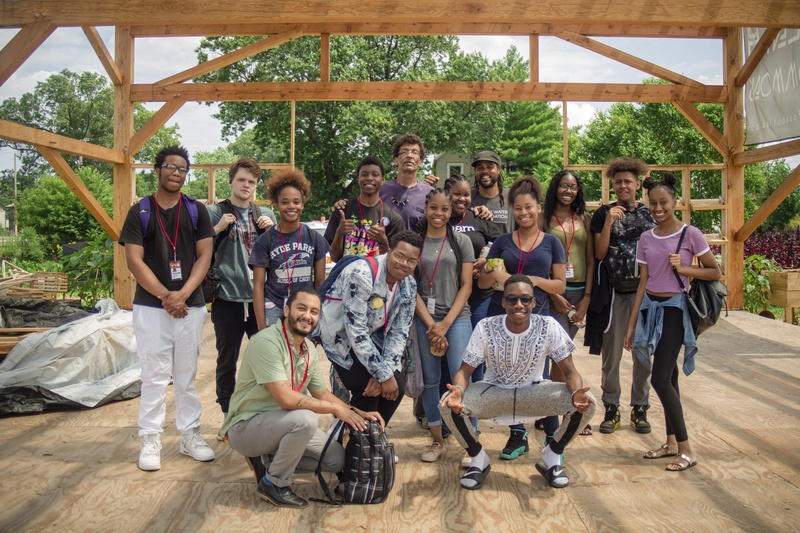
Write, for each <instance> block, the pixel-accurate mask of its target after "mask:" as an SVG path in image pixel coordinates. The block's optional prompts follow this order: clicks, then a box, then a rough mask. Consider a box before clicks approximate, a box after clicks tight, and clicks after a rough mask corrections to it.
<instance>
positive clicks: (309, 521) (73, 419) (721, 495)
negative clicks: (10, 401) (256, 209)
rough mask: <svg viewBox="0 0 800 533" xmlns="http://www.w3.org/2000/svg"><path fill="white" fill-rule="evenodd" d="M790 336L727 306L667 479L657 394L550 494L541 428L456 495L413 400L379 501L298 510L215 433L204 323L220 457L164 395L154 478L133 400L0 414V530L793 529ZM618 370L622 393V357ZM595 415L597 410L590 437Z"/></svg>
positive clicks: (796, 360) (797, 402)
mask: <svg viewBox="0 0 800 533" xmlns="http://www.w3.org/2000/svg"><path fill="white" fill-rule="evenodd" d="M798 332H800V330H798V328H797V327H794V326H789V325H786V324H782V323H779V322H774V321H769V320H767V319H763V318H759V317H755V316H754V315H749V314H746V313H741V312H732V313H731V315H730V317H729V318H728V319H725V320H723V321H722V322H721V323H720V324H718V325H717V326H716V327H715V328H714V329H712V330H710V331H709V332H708V333H706V334H705V335H704V336H703V337H702V338H701V339H700V355H699V358H698V361H697V362H698V364H697V371H696V372H695V373H694V374H693V375H692V376H691V377H689V378H685V377H684V376H681V391H682V394H683V398H684V409H685V411H686V417H687V423H688V429H689V435H690V438H692V439H693V445H694V447H695V450H696V452H697V454H698V460H699V465H698V466H697V467H695V468H693V469H691V470H689V471H687V472H684V473H680V474H676V473H671V472H666V471H664V469H663V467H664V465H665V460H661V461H646V460H644V459H642V458H641V454H642V452H643V451H645V450H647V449H650V448H654V447H657V446H658V445H659V444H661V443H662V442H663V431H664V423H663V415H662V412H661V407H660V404H659V403H658V400H657V398H655V395H653V396H654V398H653V404H654V405H653V407H652V408H651V411H650V413H651V417H650V419H651V421H652V423H653V427H654V430H653V433H651V434H650V435H638V434H636V433H635V432H634V431H633V430H632V428H630V427H629V426H623V427H622V428H621V429H619V430H617V432H616V433H614V434H612V435H601V434H600V433H599V432H595V435H594V436H591V437H579V438H577V439H576V441H575V442H574V443H573V445H571V446H570V448H568V449H567V453H566V463H565V464H566V468H567V472H568V474H569V475H570V478H571V484H570V486H569V487H568V488H566V489H564V490H554V489H551V488H549V487H548V486H547V485H546V484H545V483H544V480H543V479H542V478H541V477H540V476H539V475H538V474H537V473H536V471H535V469H534V467H533V465H534V463H535V462H536V460H537V459H538V450H539V448H540V447H541V444H538V443H540V442H541V440H542V436H543V435H542V434H541V433H540V432H532V433H531V435H532V450H531V454H530V455H528V456H524V457H522V458H520V459H518V460H516V461H511V462H506V461H500V460H499V459H497V454H498V452H499V450H500V449H501V448H502V447H503V445H504V443H505V440H506V437H507V429H505V428H502V427H497V426H493V425H491V424H489V423H483V425H482V430H483V436H482V440H483V442H484V445H485V446H486V448H487V449H488V451H489V452H490V454H491V456H492V457H493V459H494V462H493V467H492V468H493V470H492V473H491V475H490V476H489V478H488V480H487V482H486V484H485V485H484V487H483V488H482V489H481V490H479V491H475V492H471V491H466V490H462V489H461V488H460V487H459V485H458V477H459V476H460V475H461V471H460V470H459V468H458V462H459V459H460V458H461V455H462V453H461V450H460V449H459V448H458V446H457V443H455V442H454V440H453V439H449V442H448V447H447V448H446V452H445V456H444V457H443V459H442V460H441V461H440V462H438V463H435V464H426V463H422V462H420V461H419V459H418V457H419V454H420V453H421V451H422V448H423V446H424V445H425V444H426V443H427V441H428V439H427V438H426V433H425V432H424V431H423V430H422V429H420V428H419V427H418V426H417V425H416V423H415V422H414V419H413V417H412V415H411V401H410V400H406V401H404V403H403V405H402V406H401V408H400V411H399V412H398V414H397V416H396V417H395V419H394V420H392V423H391V425H390V426H389V429H388V433H389V436H390V438H391V439H392V440H393V441H394V442H395V444H396V447H397V451H398V455H399V456H400V458H401V461H400V463H399V464H398V469H397V484H396V486H395V490H394V491H393V493H392V495H391V497H390V498H389V499H388V500H387V501H386V502H385V503H383V504H381V505H373V506H348V507H344V508H335V507H330V506H327V505H322V504H315V503H312V504H311V505H310V506H309V507H308V508H307V509H305V510H302V511H293V510H282V509H281V510H279V509H277V508H275V507H272V506H270V505H269V504H267V503H266V502H264V501H262V500H260V499H258V498H257V497H256V496H255V483H254V481H253V479H252V476H251V473H250V471H249V470H248V469H247V466H246V464H245V461H244V459H243V458H242V457H241V456H239V455H238V454H237V453H236V452H233V451H232V450H231V449H230V448H228V447H227V445H225V444H224V443H221V442H218V441H216V440H214V435H215V433H216V430H217V428H218V426H219V425H220V424H221V422H222V416H221V414H220V412H219V411H218V409H217V408H216V405H215V403H214V398H215V396H214V361H215V350H214V338H213V329H212V327H211V324H210V322H209V323H208V324H207V327H206V330H205V337H204V343H203V350H202V356H201V361H200V370H199V372H198V377H197V383H198V389H199V391H200V393H201V396H202V399H203V406H204V409H205V410H204V413H203V419H202V420H203V427H202V431H203V434H204V436H205V438H206V440H208V442H209V443H210V444H211V446H212V447H213V448H214V449H215V451H216V453H217V459H216V461H214V462H211V463H204V464H201V463H197V462H195V461H193V460H192V459H190V458H188V457H186V456H183V455H180V454H179V453H178V441H179V435H178V433H177V431H176V430H175V427H174V422H175V415H174V404H173V402H172V397H171V390H170V393H169V399H170V402H169V407H168V416H167V429H166V432H165V434H164V438H163V443H164V449H163V451H162V470H161V471H159V472H153V473H145V472H142V471H140V470H139V469H138V468H137V467H136V459H137V454H138V444H139V441H138V438H137V429H136V416H137V410H138V405H139V400H138V399H136V400H133V401H128V402H121V403H116V404H112V405H108V406H105V407H102V408H99V409H96V410H91V411H82V412H57V413H47V414H43V415H37V416H26V417H12V418H4V419H0V531H3V532H13V531H47V530H58V531H64V532H66V531H125V532H133V531H240V530H242V531H245V530H246V531H311V530H316V531H489V532H491V531H508V532H512V531H531V530H537V531H569V532H582V531H636V532H643V531H648V532H649V531H697V532H705V531H758V532H767V531H780V532H783V531H798V530H800V381H799V380H798V375H800V335H799V334H798ZM579 340H580V339H579ZM580 343H581V342H579V344H580ZM575 359H576V363H577V365H578V368H579V370H580V371H581V372H582V374H583V376H584V380H585V381H586V382H588V383H589V384H590V385H591V386H592V387H593V390H595V392H596V393H597V394H598V395H599V381H600V369H599V368H600V366H599V358H598V357H594V356H590V355H588V353H587V352H586V351H584V349H583V348H580V350H579V351H578V352H576V354H575ZM622 375H623V379H625V382H624V385H623V391H626V389H627V388H628V387H629V377H630V359H629V358H628V359H627V360H626V361H624V363H623V371H622ZM626 397H627V392H625V394H624V395H623V398H626ZM623 401H625V400H623ZM627 414H628V413H624V414H623V417H626V416H627ZM601 419H602V414H601V412H598V413H597V415H596V416H595V419H594V421H593V423H594V426H595V428H597V425H598V424H599V423H600V421H601ZM624 421H625V420H624ZM321 423H322V424H323V425H326V424H327V423H328V421H327V420H325V419H324V418H321ZM533 440H535V441H536V443H534V442H533ZM296 490H297V492H298V493H299V494H300V495H302V496H304V497H314V496H320V495H321V491H320V489H319V486H318V484H317V482H316V481H315V480H314V479H312V476H310V475H302V476H297V478H296Z"/></svg>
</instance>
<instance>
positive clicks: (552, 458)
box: [542, 444, 562, 469]
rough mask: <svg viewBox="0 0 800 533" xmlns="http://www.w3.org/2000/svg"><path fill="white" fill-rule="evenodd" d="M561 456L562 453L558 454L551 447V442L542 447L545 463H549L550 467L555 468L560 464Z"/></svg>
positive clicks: (548, 466)
mask: <svg viewBox="0 0 800 533" xmlns="http://www.w3.org/2000/svg"><path fill="white" fill-rule="evenodd" d="M561 457H562V456H561V454H558V453H556V452H554V451H553V450H551V449H550V445H549V444H548V445H547V446H545V447H544V449H542V461H544V464H546V465H547V468H548V469H550V468H553V467H554V466H556V465H560V464H561Z"/></svg>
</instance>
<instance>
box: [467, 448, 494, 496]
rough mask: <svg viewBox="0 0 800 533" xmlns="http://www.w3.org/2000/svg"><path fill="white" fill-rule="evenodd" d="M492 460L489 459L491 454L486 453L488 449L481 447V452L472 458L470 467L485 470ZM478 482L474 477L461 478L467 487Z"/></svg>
mask: <svg viewBox="0 0 800 533" xmlns="http://www.w3.org/2000/svg"><path fill="white" fill-rule="evenodd" d="M490 462H491V461H490V460H489V454H488V453H486V450H484V449H481V451H480V453H479V454H478V455H476V456H475V457H473V458H472V464H471V465H470V468H472V467H477V468H480V469H481V471H483V470H485V469H486V467H487V466H489V463H490ZM477 484H478V482H477V481H475V480H474V479H470V478H463V477H462V478H461V485H463V486H464V487H465V488H468V489H471V488H472V487H474V486H475V485H477Z"/></svg>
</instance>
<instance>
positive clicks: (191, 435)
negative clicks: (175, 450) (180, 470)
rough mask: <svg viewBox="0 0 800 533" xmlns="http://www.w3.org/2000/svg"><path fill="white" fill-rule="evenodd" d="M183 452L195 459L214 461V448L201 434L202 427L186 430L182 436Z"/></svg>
mask: <svg viewBox="0 0 800 533" xmlns="http://www.w3.org/2000/svg"><path fill="white" fill-rule="evenodd" d="M181 453H182V454H184V455H188V456H189V457H191V458H192V459H194V460H195V461H213V460H214V458H215V457H216V455H214V450H212V449H211V447H210V446H209V445H208V444H206V441H204V440H203V437H201V436H200V428H193V429H190V430H189V431H185V432H184V433H183V436H182V437H181Z"/></svg>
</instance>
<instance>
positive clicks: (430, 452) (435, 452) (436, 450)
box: [421, 442, 444, 463]
mask: <svg viewBox="0 0 800 533" xmlns="http://www.w3.org/2000/svg"><path fill="white" fill-rule="evenodd" d="M442 452H444V446H442V445H441V444H439V443H438V442H434V443H433V444H431V445H430V446H428V447H427V448H426V449H425V451H424V452H422V457H421V459H422V460H423V461H424V462H426V463H434V462H436V461H438V460H439V457H440V456H441V455H442Z"/></svg>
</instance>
